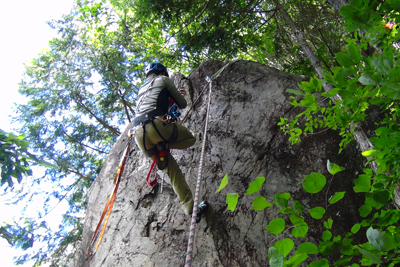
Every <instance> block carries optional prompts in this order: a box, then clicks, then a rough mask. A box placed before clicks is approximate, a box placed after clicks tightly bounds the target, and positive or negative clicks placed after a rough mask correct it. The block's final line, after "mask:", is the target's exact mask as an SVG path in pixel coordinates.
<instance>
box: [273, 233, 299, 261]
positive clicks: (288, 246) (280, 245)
mask: <svg viewBox="0 0 400 267" xmlns="http://www.w3.org/2000/svg"><path fill="white" fill-rule="evenodd" d="M273 247H274V248H276V249H277V250H278V251H279V252H280V253H281V254H282V255H283V257H286V256H287V255H288V254H289V252H290V251H291V250H292V249H293V248H294V243H293V240H292V239H290V238H285V239H283V240H279V241H277V242H276V243H275V245H274V246H273Z"/></svg>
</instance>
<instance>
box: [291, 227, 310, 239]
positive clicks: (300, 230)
mask: <svg viewBox="0 0 400 267" xmlns="http://www.w3.org/2000/svg"><path fill="white" fill-rule="evenodd" d="M307 233H308V225H301V226H296V227H295V228H293V229H292V235H293V236H294V237H296V238H298V237H305V236H306V234H307Z"/></svg>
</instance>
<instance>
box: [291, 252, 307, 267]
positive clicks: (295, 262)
mask: <svg viewBox="0 0 400 267" xmlns="http://www.w3.org/2000/svg"><path fill="white" fill-rule="evenodd" d="M296 253H297V252H296ZM307 258H308V255H307V254H302V253H297V254H295V255H293V256H292V257H290V258H289V259H288V260H287V261H285V266H287V267H291V266H299V265H300V263H302V262H303V261H305V260H306V259H307Z"/></svg>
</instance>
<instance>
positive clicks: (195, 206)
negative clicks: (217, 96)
mask: <svg viewBox="0 0 400 267" xmlns="http://www.w3.org/2000/svg"><path fill="white" fill-rule="evenodd" d="M207 82H208V83H209V85H210V92H209V94H208V106H207V114H206V125H205V127H204V136H203V145H202V148H201V155H200V163H199V171H198V176H197V184H196V194H195V197H194V204H193V213H192V221H191V224H190V234H189V241H188V248H187V253H186V262H185V267H190V266H192V257H193V255H192V254H193V244H194V235H195V231H196V217H197V212H198V202H199V194H200V185H201V173H202V169H203V158H204V150H205V147H206V139H207V126H208V114H209V113H210V103H211V88H212V80H211V79H210V78H209V77H208V76H207Z"/></svg>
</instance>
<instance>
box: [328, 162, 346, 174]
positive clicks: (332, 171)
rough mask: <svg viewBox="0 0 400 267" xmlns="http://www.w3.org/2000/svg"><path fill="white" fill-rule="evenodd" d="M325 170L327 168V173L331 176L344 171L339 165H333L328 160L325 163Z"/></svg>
mask: <svg viewBox="0 0 400 267" xmlns="http://www.w3.org/2000/svg"><path fill="white" fill-rule="evenodd" d="M326 165H327V168H328V172H329V173H330V174H332V175H335V174H336V173H338V172H341V171H344V170H345V168H343V167H340V166H339V165H337V164H335V163H331V162H330V161H329V159H328V161H327V163H326Z"/></svg>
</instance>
